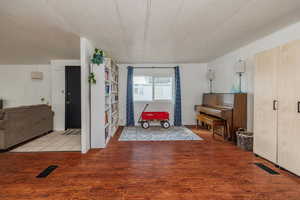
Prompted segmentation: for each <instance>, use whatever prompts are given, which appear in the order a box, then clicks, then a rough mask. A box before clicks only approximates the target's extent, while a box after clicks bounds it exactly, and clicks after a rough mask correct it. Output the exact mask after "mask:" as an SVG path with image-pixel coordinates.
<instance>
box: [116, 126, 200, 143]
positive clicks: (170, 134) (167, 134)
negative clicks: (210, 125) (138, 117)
mask: <svg viewBox="0 0 300 200" xmlns="http://www.w3.org/2000/svg"><path fill="white" fill-rule="evenodd" d="M174 140H203V139H202V138H201V137H199V136H198V135H196V134H194V133H193V132H192V131H191V130H190V129H188V128H186V127H170V128H169V129H164V128H161V127H150V128H149V129H143V128H142V127H125V128H124V129H123V131H122V134H121V136H120V138H119V141H174Z"/></svg>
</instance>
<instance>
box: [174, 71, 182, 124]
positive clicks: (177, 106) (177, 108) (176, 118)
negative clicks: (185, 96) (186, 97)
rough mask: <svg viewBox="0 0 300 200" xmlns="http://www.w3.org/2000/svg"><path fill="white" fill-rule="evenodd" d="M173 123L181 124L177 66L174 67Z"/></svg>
mask: <svg viewBox="0 0 300 200" xmlns="http://www.w3.org/2000/svg"><path fill="white" fill-rule="evenodd" d="M174 107H175V108H174V125H175V126H181V125H182V119H181V86H180V72H179V67H178V66H177V67H175V106H174Z"/></svg>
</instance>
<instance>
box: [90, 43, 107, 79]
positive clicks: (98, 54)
mask: <svg viewBox="0 0 300 200" xmlns="http://www.w3.org/2000/svg"><path fill="white" fill-rule="evenodd" d="M104 55H105V54H104V51H103V50H101V49H97V48H95V52H94V54H93V57H92V59H91V62H92V63H93V64H96V65H100V64H102V63H103V62H104ZM89 82H90V83H92V84H96V82H97V81H96V77H95V74H94V73H93V72H91V73H90V74H89Z"/></svg>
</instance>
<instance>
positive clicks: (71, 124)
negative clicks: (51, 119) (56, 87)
mask: <svg viewBox="0 0 300 200" xmlns="http://www.w3.org/2000/svg"><path fill="white" fill-rule="evenodd" d="M65 76H66V79H65V80H66V84H65V85H66V92H65V95H66V96H65V130H75V129H76V130H78V129H81V74H80V66H66V68H65Z"/></svg>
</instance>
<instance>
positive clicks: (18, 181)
mask: <svg viewBox="0 0 300 200" xmlns="http://www.w3.org/2000/svg"><path fill="white" fill-rule="evenodd" d="M193 130H194V131H195V132H197V133H198V134H199V135H200V136H201V137H202V138H204V141H172V142H165V141H164V142H119V141H117V138H118V137H119V135H120V132H119V133H118V134H116V136H115V137H114V138H113V140H112V141H111V143H110V144H109V146H108V148H106V149H103V150H92V151H90V152H89V153H88V154H86V155H82V154H80V153H76V152H71V153H61V152H59V153H58V152H56V153H4V154H0V199H1V200H8V199H9V200H10V199H12V200H19V199H22V200H27V199H34V200H40V199H47V200H48V199H51V200H71V199H72V200H81V199H84V200H93V199H100V200H110V199H118V200H119V199H120V200H124V199H126V200H127V199H128V200H142V199H143V200H149V199H153V200H162V199H163V200H169V199H170V200H173V199H176V200H185V199H187V200H194V199H197V200H200V199H204V200H232V199H235V200H299V199H300V179H299V178H297V177H295V176H292V175H289V174H288V173H286V172H284V171H279V170H278V169H276V168H274V167H273V165H271V164H269V163H268V162H266V161H264V160H261V159H259V158H256V157H255V156H253V154H252V153H248V152H244V151H242V150H239V149H238V148H237V147H235V146H233V145H231V144H230V143H226V142H222V141H215V140H212V139H211V135H210V134H209V133H208V132H206V131H199V130H197V131H196V130H195V129H193ZM254 162H263V163H264V164H267V165H268V166H269V167H271V168H273V169H275V170H278V171H279V172H280V173H281V174H280V175H270V174H268V173H266V172H265V171H262V170H261V169H259V168H258V167H256V166H255V165H253V163H254ZM48 165H59V167H58V168H57V169H56V170H55V171H54V172H53V173H52V174H51V175H50V176H49V177H47V178H45V179H37V178H35V176H36V175H37V174H38V173H39V172H40V171H41V170H43V169H44V168H46V167H47V166H48Z"/></svg>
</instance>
